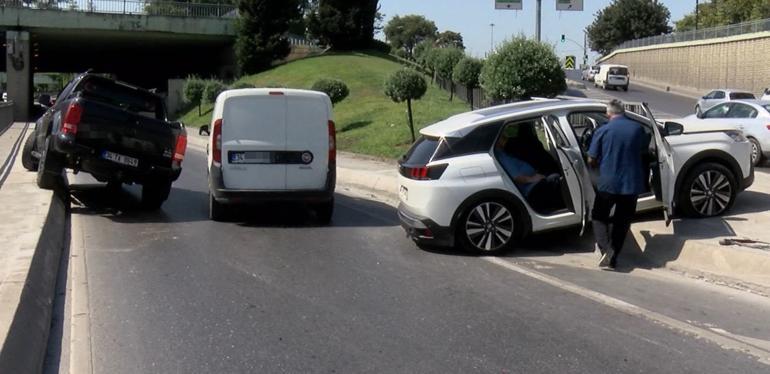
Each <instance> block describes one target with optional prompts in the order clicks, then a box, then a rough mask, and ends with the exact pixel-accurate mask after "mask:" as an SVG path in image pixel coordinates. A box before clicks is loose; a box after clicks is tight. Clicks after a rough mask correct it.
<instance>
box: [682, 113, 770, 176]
mask: <svg viewBox="0 0 770 374" xmlns="http://www.w3.org/2000/svg"><path fill="white" fill-rule="evenodd" d="M679 122H680V123H681V124H682V125H684V127H685V130H692V131H698V130H701V129H703V128H710V127H713V126H715V125H718V126H719V127H720V128H734V129H736V130H740V131H742V132H743V133H744V135H746V137H747V138H748V139H749V141H750V142H751V146H752V149H751V162H752V164H754V165H759V164H760V163H761V162H762V161H764V160H766V159H767V157H770V128H768V126H770V101H762V100H736V101H728V102H724V103H721V104H717V105H716V106H714V107H712V108H711V109H709V110H707V111H706V112H704V113H702V114H701V115H697V114H693V115H690V116H688V117H685V118H683V119H682V120H681V121H679Z"/></svg>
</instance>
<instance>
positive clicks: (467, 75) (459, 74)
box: [452, 56, 484, 110]
mask: <svg viewBox="0 0 770 374" xmlns="http://www.w3.org/2000/svg"><path fill="white" fill-rule="evenodd" d="M483 66H484V63H483V62H481V60H479V59H477V58H473V57H468V56H466V57H463V59H462V60H460V62H458V63H457V65H455V70H454V71H453V72H452V79H454V81H455V82H457V83H460V84H462V85H463V86H465V88H466V89H467V90H468V102H469V103H470V105H471V110H473V89H474V88H476V87H478V86H479V75H480V74H481V68H482V67H483Z"/></svg>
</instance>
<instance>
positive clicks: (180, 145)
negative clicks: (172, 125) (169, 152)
mask: <svg viewBox="0 0 770 374" xmlns="http://www.w3.org/2000/svg"><path fill="white" fill-rule="evenodd" d="M186 151H187V134H186V133H184V132H183V133H182V134H179V136H178V137H177V138H176V147H174V157H173V159H172V161H173V162H174V163H177V164H178V165H181V164H182V161H183V160H184V154H185V152H186Z"/></svg>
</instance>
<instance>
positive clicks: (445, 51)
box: [435, 48, 465, 101]
mask: <svg viewBox="0 0 770 374" xmlns="http://www.w3.org/2000/svg"><path fill="white" fill-rule="evenodd" d="M464 56H465V53H464V52H463V51H462V50H460V49H457V48H440V49H439V52H438V54H437V55H436V61H435V69H436V74H437V75H438V76H439V77H440V78H441V79H444V80H448V81H449V101H452V99H453V98H454V93H455V90H454V88H455V84H454V80H452V73H453V72H454V70H455V66H456V65H457V63H458V62H460V60H461V59H462V58H463V57H464Z"/></svg>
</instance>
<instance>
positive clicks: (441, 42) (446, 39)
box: [436, 30, 465, 51]
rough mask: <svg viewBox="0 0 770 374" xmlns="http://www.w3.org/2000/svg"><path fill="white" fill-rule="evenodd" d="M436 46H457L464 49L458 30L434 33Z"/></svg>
mask: <svg viewBox="0 0 770 374" xmlns="http://www.w3.org/2000/svg"><path fill="white" fill-rule="evenodd" d="M436 46H437V47H441V48H459V49H462V50H463V51H464V50H465V45H464V44H463V36H462V35H460V33H459V32H454V31H450V30H447V31H444V32H440V33H438V35H436Z"/></svg>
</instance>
